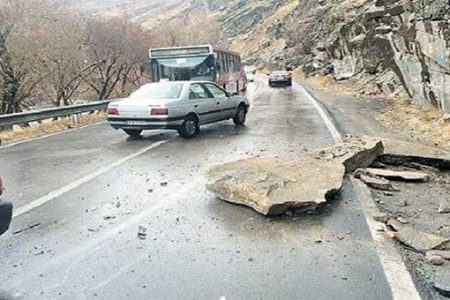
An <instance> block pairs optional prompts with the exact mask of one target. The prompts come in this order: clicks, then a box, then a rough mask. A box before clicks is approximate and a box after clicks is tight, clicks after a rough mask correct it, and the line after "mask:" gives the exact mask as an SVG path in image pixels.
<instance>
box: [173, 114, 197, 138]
mask: <svg viewBox="0 0 450 300" xmlns="http://www.w3.org/2000/svg"><path fill="white" fill-rule="evenodd" d="M199 132H200V127H199V126H198V120H197V118H196V117H194V116H192V115H190V116H187V117H186V118H185V119H184V121H183V124H181V126H180V128H178V134H179V135H180V136H181V137H183V138H188V139H189V138H193V137H195V136H196V135H197V134H198V133H199Z"/></svg>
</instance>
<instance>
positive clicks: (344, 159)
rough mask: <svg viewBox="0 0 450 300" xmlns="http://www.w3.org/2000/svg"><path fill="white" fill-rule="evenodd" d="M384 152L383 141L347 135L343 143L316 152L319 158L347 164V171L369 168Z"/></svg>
mask: <svg viewBox="0 0 450 300" xmlns="http://www.w3.org/2000/svg"><path fill="white" fill-rule="evenodd" d="M383 152H384V146H383V142H382V141H381V140H380V139H375V138H371V137H356V136H351V135H347V136H345V138H344V139H343V141H342V143H339V144H336V145H335V146H333V147H330V148H327V149H324V150H321V151H319V152H317V153H316V154H315V157H316V158H318V159H324V160H334V161H337V162H340V163H342V164H343V165H344V166H345V172H346V173H352V172H354V171H355V170H357V169H360V168H367V167H369V166H370V165H372V164H373V162H374V161H375V159H376V158H377V157H378V156H380V155H382V154H383Z"/></svg>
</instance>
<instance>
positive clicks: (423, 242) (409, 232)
mask: <svg viewBox="0 0 450 300" xmlns="http://www.w3.org/2000/svg"><path fill="white" fill-rule="evenodd" d="M388 225H390V226H392V227H393V228H394V229H395V230H396V231H397V232H396V234H395V238H396V239H397V240H399V241H400V242H402V243H403V244H405V245H407V246H410V247H412V248H414V249H415V250H417V251H419V252H422V253H425V252H426V251H429V250H438V249H444V248H445V247H446V246H447V245H448V243H449V240H448V239H446V238H443V237H441V236H438V235H434V234H431V233H427V232H424V231H420V230H417V229H415V228H413V227H411V226H409V225H405V224H401V223H400V222H398V221H397V220H395V219H390V220H389V221H388Z"/></svg>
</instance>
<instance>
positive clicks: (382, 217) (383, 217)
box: [372, 212, 388, 223]
mask: <svg viewBox="0 0 450 300" xmlns="http://www.w3.org/2000/svg"><path fill="white" fill-rule="evenodd" d="M372 219H374V220H375V221H377V222H383V223H386V222H387V221H388V214H387V213H382V212H376V213H374V214H372Z"/></svg>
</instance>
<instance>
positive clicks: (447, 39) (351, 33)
mask: <svg viewBox="0 0 450 300" xmlns="http://www.w3.org/2000/svg"><path fill="white" fill-rule="evenodd" d="M449 17H450V4H449V2H448V1H444V0H434V1H433V0H409V1H393V0H384V1H383V0H376V1H373V3H370V5H369V6H368V7H367V9H366V10H365V11H364V13H363V14H362V15H361V16H360V17H358V18H356V19H355V20H353V21H351V22H349V23H347V24H344V25H343V26H342V27H341V28H340V29H339V32H338V34H336V36H335V37H334V39H332V40H331V41H330V42H329V43H328V44H327V45H326V47H321V48H319V49H317V51H316V52H315V53H314V57H315V59H317V57H318V55H317V54H319V52H320V49H323V51H325V52H326V55H325V61H326V62H327V63H329V64H331V66H332V68H330V69H331V70H332V72H333V76H334V78H335V79H336V80H342V79H348V78H351V77H354V76H357V75H358V74H359V73H363V75H367V77H369V79H370V80H369V82H374V84H375V86H376V88H377V89H378V90H381V91H383V92H384V93H386V94H392V93H399V92H402V91H403V92H404V93H406V94H407V95H408V96H409V97H411V98H412V99H413V100H414V101H415V102H417V103H419V104H421V105H433V106H435V107H438V108H440V109H441V110H443V111H444V112H450V22H449ZM319 56H320V55H319ZM314 71H315V70H314Z"/></svg>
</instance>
